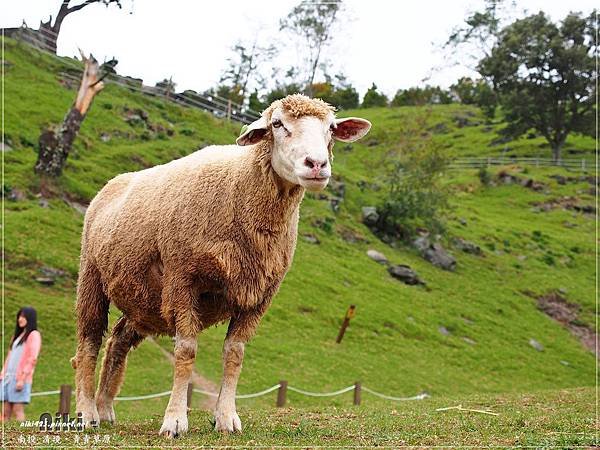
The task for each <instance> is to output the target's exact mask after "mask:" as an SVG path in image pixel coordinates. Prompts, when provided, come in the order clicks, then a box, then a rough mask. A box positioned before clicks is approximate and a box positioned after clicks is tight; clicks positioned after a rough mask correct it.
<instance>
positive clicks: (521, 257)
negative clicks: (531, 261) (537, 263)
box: [517, 255, 527, 261]
mask: <svg viewBox="0 0 600 450" xmlns="http://www.w3.org/2000/svg"><path fill="white" fill-rule="evenodd" d="M517 259H518V260H519V261H525V260H526V259H527V256H526V255H519V256H517Z"/></svg>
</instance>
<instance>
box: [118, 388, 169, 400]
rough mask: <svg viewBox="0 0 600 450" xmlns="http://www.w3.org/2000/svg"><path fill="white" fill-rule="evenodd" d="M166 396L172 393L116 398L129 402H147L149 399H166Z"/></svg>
mask: <svg viewBox="0 0 600 450" xmlns="http://www.w3.org/2000/svg"><path fill="white" fill-rule="evenodd" d="M166 395H171V391H165V392H159V393H158V394H148V395H138V396H135V397H115V400H119V401H121V402H127V401H130V400H147V399H149V398H158V397H164V396H166Z"/></svg>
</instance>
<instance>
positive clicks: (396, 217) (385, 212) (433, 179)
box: [376, 113, 449, 240]
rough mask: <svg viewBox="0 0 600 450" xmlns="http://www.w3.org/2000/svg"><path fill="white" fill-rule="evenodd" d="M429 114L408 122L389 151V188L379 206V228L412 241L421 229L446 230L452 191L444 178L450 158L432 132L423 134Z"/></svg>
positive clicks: (387, 174) (387, 159)
mask: <svg viewBox="0 0 600 450" xmlns="http://www.w3.org/2000/svg"><path fill="white" fill-rule="evenodd" d="M428 114H429V113H426V114H422V115H421V116H418V117H417V118H416V119H414V123H408V124H407V126H406V128H405V131H404V133H403V134H402V135H401V138H400V142H399V144H398V146H397V147H396V148H393V149H390V150H389V151H388V152H387V154H386V156H385V161H384V162H383V164H382V165H383V167H384V168H385V175H386V177H387V179H388V184H387V185H388V186H389V190H388V193H387V195H386V197H385V198H384V200H383V201H382V202H381V203H380V204H379V205H378V207H377V212H378V213H379V220H378V223H377V226H376V228H377V231H378V232H380V233H381V234H383V235H387V236H392V237H398V238H400V239H403V240H409V239H412V238H413V237H414V236H416V234H417V229H419V228H426V229H427V230H428V231H429V232H430V233H432V234H443V233H444V231H445V224H444V223H445V215H446V213H447V211H448V209H449V204H448V190H447V188H446V187H445V186H444V185H443V184H442V182H441V181H442V175H443V174H444V171H445V169H446V167H447V165H448V157H447V155H446V154H445V153H444V152H443V150H442V149H441V148H439V147H436V146H435V145H433V142H432V139H431V134H429V133H425V134H423V130H425V129H426V127H425V124H426V120H427V115H428Z"/></svg>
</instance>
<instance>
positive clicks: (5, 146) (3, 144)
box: [0, 141, 12, 152]
mask: <svg viewBox="0 0 600 450" xmlns="http://www.w3.org/2000/svg"><path fill="white" fill-rule="evenodd" d="M0 150H2V151H4V152H10V151H11V150H12V147H11V146H10V145H8V142H6V141H1V142H0Z"/></svg>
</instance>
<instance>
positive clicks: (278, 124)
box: [271, 119, 283, 128]
mask: <svg viewBox="0 0 600 450" xmlns="http://www.w3.org/2000/svg"><path fill="white" fill-rule="evenodd" d="M271 125H273V128H279V127H281V126H282V125H283V123H282V122H281V120H279V119H275V120H274V121H273V122H272V123H271Z"/></svg>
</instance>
